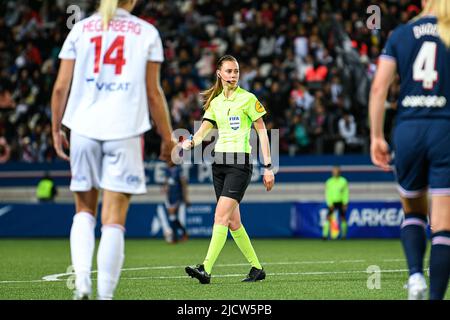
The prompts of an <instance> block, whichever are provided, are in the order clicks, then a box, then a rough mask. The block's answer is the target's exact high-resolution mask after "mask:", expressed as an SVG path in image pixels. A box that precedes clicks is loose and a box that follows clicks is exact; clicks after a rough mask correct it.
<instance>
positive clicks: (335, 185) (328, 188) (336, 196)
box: [322, 166, 349, 240]
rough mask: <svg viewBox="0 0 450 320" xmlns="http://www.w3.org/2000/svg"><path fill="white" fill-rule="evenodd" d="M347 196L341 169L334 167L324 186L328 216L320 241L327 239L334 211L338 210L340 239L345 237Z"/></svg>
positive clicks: (346, 185)
mask: <svg viewBox="0 0 450 320" xmlns="http://www.w3.org/2000/svg"><path fill="white" fill-rule="evenodd" d="M348 194H349V192H348V182H347V179H345V178H344V177H343V176H341V169H340V168H339V166H334V167H333V172H332V176H331V177H330V178H329V179H328V180H327V182H326V184H325V198H326V201H327V206H328V214H327V220H326V221H325V223H324V224H323V229H322V239H324V240H326V239H328V234H329V232H330V225H331V218H332V215H333V212H334V210H338V212H339V220H340V223H341V226H340V229H341V237H342V239H345V238H346V237H347V219H346V218H345V213H346V212H347V206H348Z"/></svg>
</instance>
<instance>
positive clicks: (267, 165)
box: [262, 163, 272, 169]
mask: <svg viewBox="0 0 450 320" xmlns="http://www.w3.org/2000/svg"><path fill="white" fill-rule="evenodd" d="M262 166H263V168H266V169H272V164H271V163H269V164H263V165H262Z"/></svg>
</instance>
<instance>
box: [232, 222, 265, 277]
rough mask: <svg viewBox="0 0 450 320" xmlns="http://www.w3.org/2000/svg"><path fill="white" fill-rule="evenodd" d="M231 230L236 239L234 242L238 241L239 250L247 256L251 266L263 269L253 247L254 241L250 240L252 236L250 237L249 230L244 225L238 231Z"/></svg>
mask: <svg viewBox="0 0 450 320" xmlns="http://www.w3.org/2000/svg"><path fill="white" fill-rule="evenodd" d="M230 232H231V235H232V237H233V239H234V242H236V244H237V246H238V248H239V250H241V252H242V254H243V255H244V256H245V258H246V259H247V261H248V262H249V263H250V264H251V266H252V267H255V268H257V269H262V267H261V264H260V263H259V260H258V257H257V256H256V252H255V249H253V246H252V243H251V242H250V238H249V237H248V234H247V231H245V228H244V226H243V225H241V227H240V228H239V229H237V230H236V231H232V230H230Z"/></svg>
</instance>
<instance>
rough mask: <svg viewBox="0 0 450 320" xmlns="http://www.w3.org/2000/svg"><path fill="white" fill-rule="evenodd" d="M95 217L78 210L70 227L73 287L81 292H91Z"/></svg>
mask: <svg viewBox="0 0 450 320" xmlns="http://www.w3.org/2000/svg"><path fill="white" fill-rule="evenodd" d="M95 224H96V220H95V217H94V216H93V215H92V214H90V213H88V212H78V213H77V214H75V216H74V217H73V223H72V228H71V229H70V253H71V257H72V266H73V269H74V271H75V287H76V289H77V290H78V291H80V293H82V294H90V293H91V276H90V274H91V267H92V256H93V255H94V248H95Z"/></svg>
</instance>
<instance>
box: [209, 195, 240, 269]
mask: <svg viewBox="0 0 450 320" xmlns="http://www.w3.org/2000/svg"><path fill="white" fill-rule="evenodd" d="M237 205H238V202H237V201H236V200H235V199H232V198H228V197H223V196H222V197H220V198H219V202H218V203H217V207H216V212H215V215H214V226H213V234H212V237H211V242H210V244H209V248H208V252H207V254H206V257H205V260H204V261H203V265H204V266H205V271H206V272H207V273H208V274H210V273H211V270H212V268H213V265H214V263H215V262H216V260H217V257H218V256H219V254H220V252H221V251H222V248H223V246H224V245H225V242H226V241H227V235H228V224H229V221H230V217H231V214H232V213H233V211H234V210H235V208H236V206H237Z"/></svg>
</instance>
